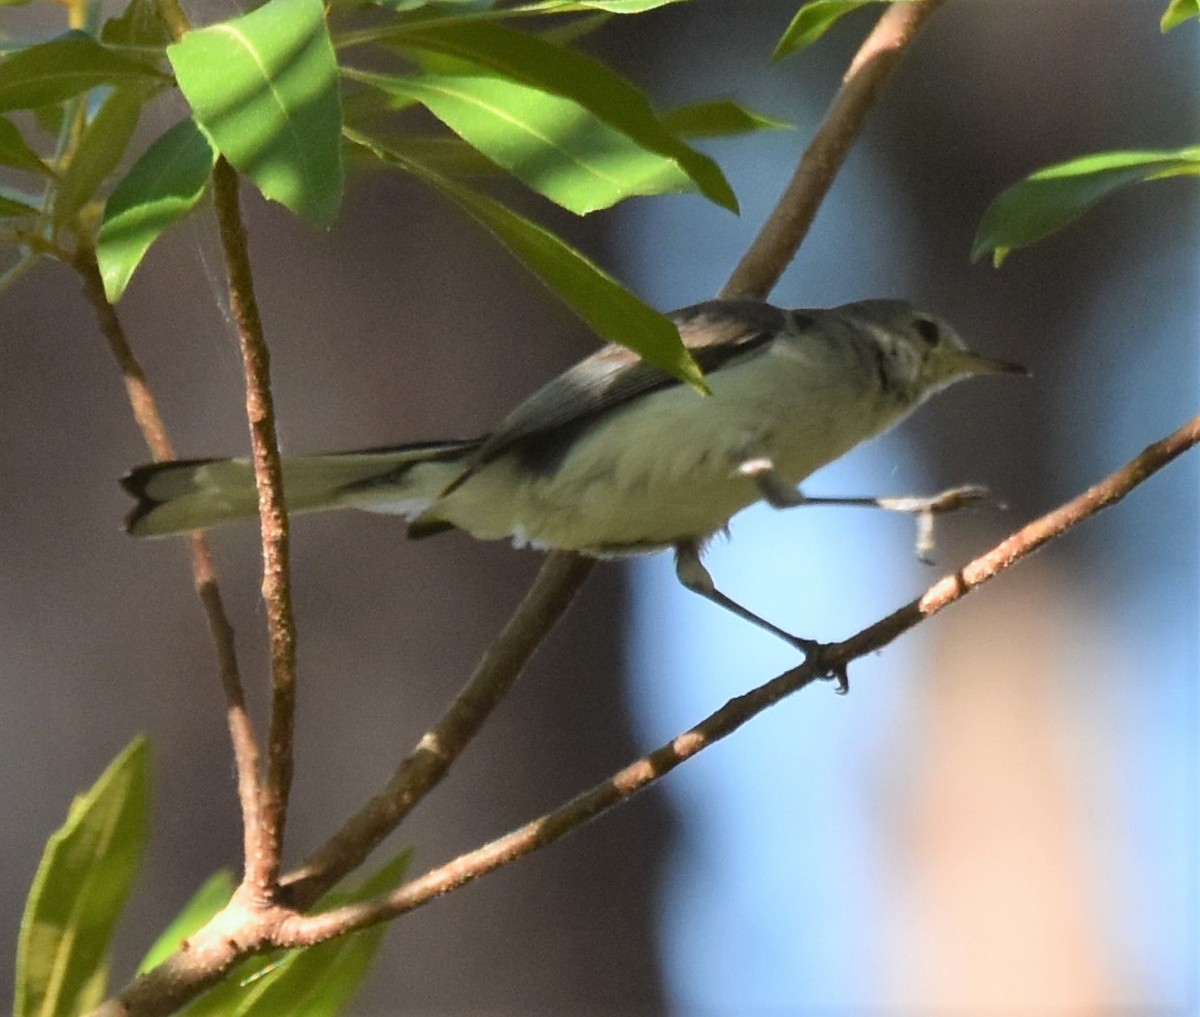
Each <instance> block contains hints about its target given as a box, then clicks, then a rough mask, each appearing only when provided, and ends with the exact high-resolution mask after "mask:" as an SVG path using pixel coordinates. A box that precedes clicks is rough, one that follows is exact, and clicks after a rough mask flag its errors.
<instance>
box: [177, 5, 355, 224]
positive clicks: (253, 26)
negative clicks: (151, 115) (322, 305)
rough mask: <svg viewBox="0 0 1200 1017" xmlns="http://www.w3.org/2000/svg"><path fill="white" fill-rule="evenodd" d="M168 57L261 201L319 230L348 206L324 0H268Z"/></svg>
mask: <svg viewBox="0 0 1200 1017" xmlns="http://www.w3.org/2000/svg"><path fill="white" fill-rule="evenodd" d="M167 57H168V59H170V61H171V66H172V67H174V68H175V74H176V77H177V79H178V81H179V87H180V88H181V89H182V91H183V94H184V95H185V96H186V97H187V100H188V103H189V104H190V105H191V107H192V111H193V113H194V114H195V117H196V120H197V122H198V123H199V124H200V125H201V126H202V127H203V128H204V129H205V130H206V131H207V132H208V133H209V134H210V135H211V137H212V138H213V140H214V141H215V142H216V144H217V148H218V149H220V151H221V154H222V155H224V156H225V157H226V158H227V159H228V160H229V161H230V162H231V163H232V164H233V165H234V166H235V167H236V168H237V169H238V170H239V171H240V172H242V173H244V174H245V175H246V176H248V177H249V178H250V179H251V180H253V181H254V183H255V185H256V186H257V187H258V189H259V190H260V191H262V193H263V194H264V195H265V196H266V197H268V198H270V199H272V200H273V201H278V202H280V203H281V204H283V205H285V206H287V207H288V208H289V209H291V210H292V211H293V212H295V213H296V214H297V215H300V216H302V217H303V218H305V219H307V220H308V221H309V222H311V223H313V224H314V225H316V226H322V227H324V226H328V225H330V223H332V222H333V220H334V218H335V216H336V215H337V211H338V206H339V205H340V204H341V198H342V159H341V137H340V131H341V122H342V116H341V107H340V105H339V102H338V88H337V85H338V81H337V62H336V60H335V58H334V53H333V45H332V43H331V42H330V41H329V32H328V30H327V28H326V26H325V12H324V8H323V6H322V4H321V0H270V2H269V3H266V4H264V5H263V6H262V7H259V8H258V9H257V10H255V11H253V12H252V13H250V14H246V15H244V16H243V17H240V18H235V19H233V20H232V21H226V22H223V23H221V24H218V25H212V26H210V27H208V28H202V29H199V30H197V31H194V32H189V33H188V34H187V35H185V36H184V37H183V40H182V41H180V42H178V43H176V44H174V45H172V46H169V47H167Z"/></svg>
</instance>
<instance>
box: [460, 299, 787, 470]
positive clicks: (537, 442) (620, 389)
mask: <svg viewBox="0 0 1200 1017" xmlns="http://www.w3.org/2000/svg"><path fill="white" fill-rule="evenodd" d="M789 313H791V312H785V311H781V310H780V309H779V308H777V307H772V306H771V305H770V304H764V303H760V302H759V301H753V300H710V301H707V302H705V303H702V304H694V305H692V306H691V307H685V308H682V309H681V310H678V311H673V312H672V313H671V314H670V315H669V317H670V318H671V320H672V321H674V322H675V324H676V325H678V326H679V334H680V336H681V337H682V339H683V343H684V345H685V346H687V348H688V349H689V350H690V351H691V353H692V356H693V357H695V359H696V362H697V363H698V364H699V365H700V369H701V370H702V371H703V372H705V373H708V372H710V371H713V370H716V369H717V368H718V367H721V366H724V365H726V364H728V363H730V362H731V361H734V360H737V359H740V358H741V357H744V356H746V355H747V354H749V353H751V352H752V351H754V350H756V349H758V348H760V347H761V346H763V345H765V344H766V343H768V342H770V341H771V340H772V339H773V338H774V337H775V336H776V335H778V334H779V332H781V331H782V330H783V329H784V328H785V326H786V324H787V318H788V314H789ZM679 384H681V382H680V381H679V380H678V379H677V378H675V377H673V376H672V375H670V374H668V373H667V372H666V371H664V370H662V369H661V368H658V367H655V366H654V365H653V364H648V363H646V362H645V361H644V360H642V359H640V358H639V357H638V356H637V355H636V354H634V353H631V352H630V351H629V350H627V349H626V348H625V347H623V346H614V345H608V346H605V347H604V348H603V349H600V350H597V351H596V352H595V353H593V354H592V355H591V356H590V357H588V358H587V359H586V360H582V361H580V362H579V363H578V364H576V365H575V366H574V367H572V368H569V369H568V370H567V371H565V372H563V373H562V374H560V375H559V376H558V377H557V378H555V379H554V380H553V381H551V382H549V383H548V384H546V385H545V386H543V387H542V388H540V389H539V390H538V391H537V392H535V393H534V394H533V395H531V396H530V397H529V398H528V399H526V400H525V401H524V402H522V403H521V404H520V405H519V406H518V407H517V408H516V409H515V410H513V411H512V413H510V414H509V415H508V416H507V417H505V418H504V419H503V420H502V421H500V423H499V425H497V427H496V429H495V430H494V431H492V433H491V434H490V435H489V436H488V437H487V439H486V440H485V441H484V443H483V445H482V446H481V447H480V449H479V451H478V452H477V453H476V454H475V456H474V458H473V461H472V464H471V468H470V469H469V470H468V471H467V472H466V473H465V474H463V476H461V477H460V478H459V479H458V480H457V481H456V482H455V484H454V487H457V486H458V485H459V484H461V483H462V482H463V481H465V480H466V479H467V478H468V477H469V476H470V475H471V474H472V473H473V472H474V471H475V470H477V469H479V468H480V467H481V466H483V465H485V464H486V463H488V462H491V461H492V460H494V459H496V458H497V457H498V456H500V455H503V454H504V453H506V452H509V451H512V450H514V449H515V450H518V451H519V452H520V453H521V454H522V455H523V456H524V457H525V458H527V459H528V460H529V464H530V465H531V466H533V467H535V468H538V467H543V468H544V467H549V466H552V465H553V466H556V465H557V463H558V462H560V461H561V459H562V456H563V454H565V452H566V450H567V449H568V448H569V447H570V445H571V444H572V443H573V442H574V441H575V439H576V438H578V437H579V436H580V435H581V434H582V433H583V431H584V430H586V429H587V428H588V427H590V426H591V425H592V424H593V423H595V422H596V421H597V420H598V419H600V417H601V416H602V415H604V414H605V413H607V412H609V411H611V410H613V409H615V408H616V407H618V406H621V405H623V404H625V403H628V402H629V401H630V400H631V399H633V398H634V397H636V396H640V395H643V394H646V393H649V392H653V391H656V390H658V389H663V388H669V387H671V386H673V385H679Z"/></svg>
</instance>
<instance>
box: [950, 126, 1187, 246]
mask: <svg viewBox="0 0 1200 1017" xmlns="http://www.w3.org/2000/svg"><path fill="white" fill-rule="evenodd" d="M1195 174H1200V146H1196V147H1193V148H1183V149H1179V150H1178V151H1170V152H1102V153H1099V154H1097V155H1087V156H1083V157H1082V158H1079V159H1072V160H1071V161H1070V162H1064V163H1060V164H1058V165H1056V166H1049V167H1047V168H1046V169H1043V170H1039V171H1038V172H1037V173H1034V174H1033V175H1032V176H1029V177H1026V178H1025V179H1024V180H1022V181H1021V182H1020V183H1017V184H1014V185H1013V186H1012V187H1010V188H1008V190H1006V191H1004V192H1003V193H1002V194H1001V195H1000V196H999V197H998V198H996V199H995V201H993V202H992V204H991V205H990V206H989V207H988V210H987V211H986V212H985V213H984V215H983V220H982V221H981V222H980V224H979V230H978V232H977V233H976V234H975V242H974V244H973V246H972V250H971V257H972V259H978V258H980V257H982V256H983V255H984V254H986V253H987V252H988V251H992V252H994V253H993V255H992V259H993V263H994V264H995V266H996V267H997V268H999V267H1000V265H1001V263H1003V261H1004V259H1005V258H1006V257H1008V254H1009V252H1010V251H1011V250H1012V249H1013V248H1014V247H1024V246H1026V245H1028V244H1032V243H1034V242H1035V241H1037V240H1041V239H1042V238H1043V237H1045V236H1048V235H1049V234H1051V233H1054V232H1055V231H1056V230H1060V229H1062V228H1063V227H1064V226H1066V225H1067V224H1068V223H1070V222H1071V221H1073V220H1074V219H1077V218H1078V217H1079V216H1081V215H1083V213H1084V212H1086V211H1087V210H1088V209H1089V208H1091V207H1092V206H1093V205H1095V204H1096V203H1097V202H1098V201H1100V200H1101V199H1102V198H1105V197H1107V196H1108V195H1109V194H1111V193H1112V192H1113V191H1116V190H1118V189H1120V188H1122V187H1126V186H1128V185H1129V184H1134V183H1139V182H1141V181H1143V180H1156V179H1161V178H1163V177H1168V176H1180V175H1195Z"/></svg>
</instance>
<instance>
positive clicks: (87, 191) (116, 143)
mask: <svg viewBox="0 0 1200 1017" xmlns="http://www.w3.org/2000/svg"><path fill="white" fill-rule="evenodd" d="M146 98H147V96H146V93H145V92H144V91H142V90H140V89H131V88H128V89H127V88H118V89H115V90H114V91H112V92H111V93H110V94H109V95H108V97H107V98H106V99H105V100H104V103H103V105H102V106H101V107H100V108H99V110H97V111H96V113H95V115H94V116H93V117H92V118H91V121H90V122H89V123H88V125H87V126H86V127H85V128H84V131H83V135H82V137H81V138H80V139H79V144H78V146H76V148H75V151H74V153H72V155H71V162H70V165H68V166H67V169H66V172H65V173H63V176H62V180H61V181H60V182H59V185H58V191H57V194H56V195H55V199H54V223H55V225H56V226H62V225H63V224H65V223H68V222H70V221H71V220H72V219H73V218H74V217H75V214H76V213H77V212H78V211H79V210H80V209H81V208H83V206H84V205H86V204H87V203H88V202H89V201H90V200H91V199H92V198H93V197H94V196H95V194H96V191H97V190H98V189H99V187H100V186H101V184H103V183H104V182H105V180H107V179H108V175H109V174H110V173H111V172H112V171H113V170H114V169H116V166H117V163H119V162H120V161H121V156H122V155H124V154H125V148H126V147H127V146H128V144H129V139H130V138H131V137H133V131H134V128H136V127H137V122H138V117H140V116H141V113H142V106H143V105H144V104H145V101H146Z"/></svg>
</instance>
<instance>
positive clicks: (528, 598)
mask: <svg viewBox="0 0 1200 1017" xmlns="http://www.w3.org/2000/svg"><path fill="white" fill-rule="evenodd" d="M594 565H595V562H594V561H593V560H592V559H590V558H581V557H579V556H578V555H573V554H553V555H551V556H550V557H549V560H548V561H547V562H546V564H545V566H543V568H542V570H541V571H540V572H539V573H538V576H537V578H536V579H535V580H534V583H533V586H531V587H530V589H529V592H528V593H527V594H526V595H525V598H524V599H523V600H522V601H521V603H520V605H519V606H518V607H517V609H516V611H515V612H514V613H513V616H512V618H510V619H509V621H508V624H506V625H505V626H504V628H503V629H502V630H501V632H500V635H499V636H498V637H497V638H496V639H495V641H494V642H493V643H492V645H491V646H490V647H489V648H488V650H487V652H486V653H484V655H483V658H482V659H481V660H480V662H479V664H478V665H477V666H476V668H475V671H474V673H473V674H472V675H471V677H470V679H469V680H468V681H467V683H466V685H464V686H463V688H462V690H461V691H460V692H459V694H458V695H457V696H456V697H455V698H454V701H453V702H452V703H451V704H450V708H449V709H448V710H447V711H446V713H445V714H444V715H443V716H442V718H441V719H440V720H439V721H438V722H437V723H436V724H434V726H433V727H431V728H430V729H429V730H428V731H426V732H425V734H424V735H422V737H421V740H420V741H419V742H418V743H417V745H416V748H415V749H414V750H413V751H412V753H411V754H410V755H409V756H408V758H407V759H405V760H404V762H403V763H401V764H400V767H399V769H398V770H397V771H396V773H395V775H394V776H393V777H392V779H391V780H390V781H389V782H388V784H387V786H386V787H385V788H384V789H383V790H382V791H381V792H380V793H379V794H378V795H376V796H375V797H374V798H372V799H371V800H370V801H369V802H368V803H367V804H366V805H365V806H364V807H363V808H362V809H361V810H359V812H358V813H357V814H356V815H354V816H353V817H352V818H351V819H350V820H348V821H347V822H346V823H345V824H344V825H343V826H342V828H341V829H340V830H339V831H338V832H337V833H336V834H334V835H333V837H331V838H330V839H329V841H328V842H327V843H326V844H325V845H324V846H323V847H321V848H320V849H319V850H318V851H317V852H316V853H315V854H313V856H312V857H311V858H309V859H308V861H306V862H305V863H304V865H303V866H302V867H301V868H299V869H298V870H296V871H295V872H293V873H291V874H289V875H288V876H285V877H284V878H283V879H282V880H281V884H282V885H283V887H284V889H285V890H286V892H287V898H286V899H287V902H288V904H289V905H291V906H292V907H295V908H296V909H297V910H303V909H304V908H306V907H308V906H309V905H311V904H312V903H313V902H314V901H315V900H316V899H317V898H318V897H320V896H321V895H322V894H323V893H324V892H325V891H326V890H328V889H329V888H330V887H331V886H333V884H334V883H336V882H337V881H338V880H339V879H341V877H342V876H344V875H345V874H346V873H347V872H350V871H351V870H353V869H355V868H357V867H358V865H360V864H361V863H362V862H363V861H364V860H365V859H366V857H367V856H368V855H369V854H370V853H371V852H372V851H373V850H374V849H375V848H376V847H377V846H378V844H379V843H380V841H382V840H383V839H384V838H385V837H386V836H387V835H388V834H389V833H391V831H392V830H394V829H395V828H396V827H397V826H398V825H399V824H400V822H401V820H403V819H404V817H405V816H406V815H408V813H409V812H410V811H412V808H413V806H415V805H416V804H417V803H418V802H419V801H420V800H421V799H422V798H424V797H425V795H426V794H428V793H429V791H430V790H432V789H433V788H434V787H435V786H437V784H438V783H439V782H440V781H441V779H442V778H443V777H444V776H445V775H446V773H447V772H448V771H449V769H450V766H451V764H452V763H453V762H454V761H455V759H457V758H458V756H459V754H460V753H461V752H462V751H463V749H465V748H466V747H467V745H468V744H469V743H470V741H471V739H472V738H474V737H475V735H476V733H477V732H478V731H479V729H480V728H481V727H482V726H483V724H484V722H485V721H486V720H487V719H488V717H489V716H491V713H492V710H494V709H495V708H496V706H497V705H498V704H499V703H500V701H501V700H502V699H503V698H504V696H505V695H506V694H507V692H508V690H509V689H510V688H511V687H512V684H513V682H514V681H516V679H517V676H518V675H519V674H520V673H521V670H522V669H523V668H524V666H525V664H526V663H527V662H528V661H529V658H530V657H531V656H533V653H534V651H535V650H536V649H537V648H538V646H540V645H541V642H542V640H543V639H544V638H545V637H546V634H547V633H549V632H550V631H551V630H552V629H553V628H554V626H555V625H556V624H557V623H558V620H559V619H560V618H561V617H562V615H563V613H564V612H565V611H566V609H567V607H568V606H569V605H570V603H571V600H572V598H573V597H574V595H575V591H576V590H578V589H579V587H580V586H581V585H582V584H583V581H584V580H585V579H586V578H587V577H588V575H589V574H590V573H591V570H592V568H593V566H594Z"/></svg>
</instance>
